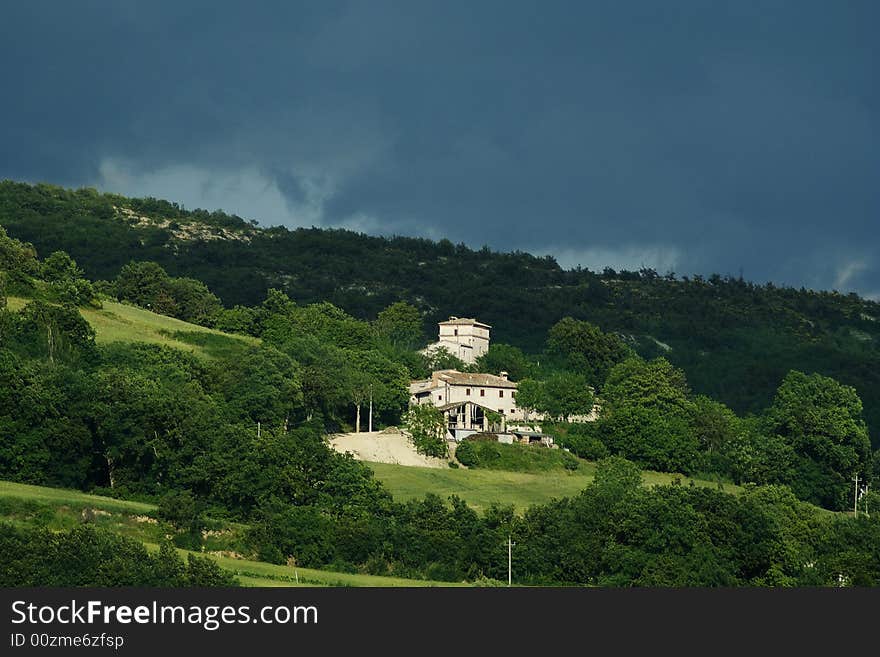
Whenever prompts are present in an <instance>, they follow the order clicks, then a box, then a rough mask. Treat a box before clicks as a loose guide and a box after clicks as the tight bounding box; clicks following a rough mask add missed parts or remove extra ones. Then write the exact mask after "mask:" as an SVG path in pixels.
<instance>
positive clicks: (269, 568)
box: [0, 480, 455, 587]
mask: <svg viewBox="0 0 880 657" xmlns="http://www.w3.org/2000/svg"><path fill="white" fill-rule="evenodd" d="M156 508H157V507H156V505H154V504H144V503H141V502H130V501H127V500H118V499H115V498H112V497H104V496H101V495H89V494H87V493H82V492H80V491H75V490H67V489H60V488H48V487H45V486H29V485H27V484H18V483H13V482H9V481H3V480H0V521H5V522H10V523H13V524H16V525H25V526H40V527H48V528H50V529H52V530H55V531H59V530H67V529H70V528H72V527H75V526H77V525H79V524H80V523H82V522H83V518H86V517H88V518H89V522H90V523H91V524H94V525H95V526H97V527H99V528H104V529H108V530H110V531H112V532H114V533H117V534H121V535H123V536H127V537H130V538H134V539H136V540H138V541H140V542H143V543H144V544H145V545H146V546H147V547H148V548H149V549H151V550H156V549H158V546H157V543H156V542H157V541H159V540H161V539H162V538H163V537H164V535H165V532H168V531H170V528H169V527H162V526H160V524H159V523H158V522H157V520H156ZM240 531H241V527H236V526H234V525H232V524H230V523H225V524H224V526H222V528H221V530H219V531H218V530H213V531H212V535H211V543H209V544H207V545H206V550H207V551H205V552H198V554H200V555H203V556H208V557H210V558H211V559H213V560H214V561H215V562H217V564H218V565H219V566H221V567H222V568H224V569H226V570H229V571H232V572H233V573H234V574H235V575H236V576H237V578H238V580H239V582H240V583H241V584H242V585H243V586H297V585H299V586H383V587H400V586H455V584H453V583H449V582H432V581H427V580H414V579H405V578H401V577H380V576H375V575H363V574H355V573H342V572H332V571H326V570H316V569H313V568H292V567H290V566H281V565H275V564H270V563H264V562H260V561H252V560H248V559H242V558H237V557H233V556H231V555H232V554H234V552H233V551H232V550H231V549H230V548H231V546H233V545H234V543H235V541H236V540H237V539H238V536H239V534H240ZM179 552H180V553H181V554H183V555H186V554H189V553H190V551H188V550H179Z"/></svg>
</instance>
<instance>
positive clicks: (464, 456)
mask: <svg viewBox="0 0 880 657" xmlns="http://www.w3.org/2000/svg"><path fill="white" fill-rule="evenodd" d="M455 458H457V459H458V462H459V463H461V464H462V465H463V466H466V467H468V468H476V467H478V466H479V463H480V458H479V456H478V455H477V449H476V447H475V446H474V443H473V442H470V441H467V440H465V441H464V442H462V443H461V444H460V445H459V446H458V447H456V448H455Z"/></svg>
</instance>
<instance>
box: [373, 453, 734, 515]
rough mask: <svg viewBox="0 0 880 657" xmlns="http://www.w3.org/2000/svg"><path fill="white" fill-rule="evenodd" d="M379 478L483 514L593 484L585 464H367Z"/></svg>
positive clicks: (403, 492) (660, 479)
mask: <svg viewBox="0 0 880 657" xmlns="http://www.w3.org/2000/svg"><path fill="white" fill-rule="evenodd" d="M368 465H369V466H370V467H371V468H372V469H373V472H375V473H376V478H377V479H379V480H380V481H381V482H382V483H383V484H385V486H386V487H387V488H388V490H389V491H391V493H392V494H393V495H394V497H395V499H400V500H407V499H412V498H420V497H423V496H424V495H425V493H436V494H437V495H439V496H440V497H442V498H444V499H446V498H447V497H449V496H450V495H453V494H454V495H458V496H459V497H460V498H461V499H463V500H465V501H466V502H467V503H468V504H470V505H471V506H473V507H474V508H476V509H477V510H480V511H482V510H484V509H486V507H488V506H489V505H490V504H492V502H501V503H502V504H513V505H514V507H515V508H516V510H517V511H518V512H522V511H524V510H525V509H526V508H527V507H529V506H531V505H533V504H543V503H546V502H549V501H550V500H551V499H553V498H554V497H555V498H559V497H571V496H572V495H577V494H578V493H579V492H580V491H582V490H583V489H584V488H585V487H586V486H587V484H589V483H590V482H591V481H592V480H593V476H594V474H595V472H596V467H595V465H593V464H592V463H589V462H587V461H582V462H581V467H580V468H578V469H577V470H576V471H574V472H568V471H566V470H556V471H551V472H547V473H526V472H506V471H501V470H480V469H470V470H462V469H458V470H456V469H452V468H450V469H442V468H414V467H409V466H405V465H392V464H390V463H369V464H368ZM676 476H680V475H674V474H668V473H664V472H650V471H644V472H642V478H643V480H644V483H645V485H647V486H654V485H657V484H668V483H671V482H672V480H673V479H674V478H675V477H676ZM680 478H681V482H682V484H683V485H690V482H691V481H692V480H691V479H690V478H689V477H684V476H680ZM693 482H694V484H695V485H697V486H710V487H715V486H717V484H716V483H714V482H710V481H703V480H700V479H695V480H693ZM723 486H724V490H725V491H726V492H730V493H736V492H738V491H739V490H740V489H739V487H738V486H734V485H733V484H724V485H723Z"/></svg>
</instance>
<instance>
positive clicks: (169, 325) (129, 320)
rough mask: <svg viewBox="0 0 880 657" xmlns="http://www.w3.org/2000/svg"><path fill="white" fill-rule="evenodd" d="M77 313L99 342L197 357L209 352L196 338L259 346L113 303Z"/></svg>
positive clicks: (18, 303) (14, 304)
mask: <svg viewBox="0 0 880 657" xmlns="http://www.w3.org/2000/svg"><path fill="white" fill-rule="evenodd" d="M8 302H9V308H10V309H11V310H19V309H21V308H22V307H23V306H24V305H25V304H26V303H27V302H28V300H27V299H22V298H20V297H9V300H8ZM80 312H81V313H82V315H83V317H85V319H86V320H87V321H88V322H89V324H91V325H92V327H93V328H94V329H95V332H96V334H97V336H96V339H97V341H98V342H99V343H107V342H150V343H154V344H163V345H167V346H170V347H175V348H177V349H182V350H184V351H189V352H193V353H195V354H197V355H200V356H210V353H211V349H210V345H208V346H203V345H201V344H194V341H195V340H197V339H198V336H199V335H202V336H204V337H206V338H209V339H210V338H211V336H213V339H214V340H217V341H225V342H228V343H230V344H239V343H240V344H242V345H255V344H258V343H259V340H258V339H257V338H252V337H249V336H244V335H231V334H228V333H223V332H221V331H215V330H213V329H209V328H205V327H204V326H197V325H195V324H189V323H188V322H184V321H181V320H179V319H174V318H173V317H165V316H164V315H157V314H156V313H152V312H150V311H149V310H144V309H142V308H137V307H136V306H129V305H125V304H122V303H116V302H114V301H105V302H104V307H103V308H102V309H101V310H95V309H92V308H81V309H80Z"/></svg>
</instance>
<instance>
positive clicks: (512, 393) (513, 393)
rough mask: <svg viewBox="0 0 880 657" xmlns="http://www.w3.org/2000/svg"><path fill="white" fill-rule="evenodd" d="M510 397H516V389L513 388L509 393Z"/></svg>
mask: <svg viewBox="0 0 880 657" xmlns="http://www.w3.org/2000/svg"><path fill="white" fill-rule="evenodd" d="M510 398H511V399H516V390H514V391H513V392H511V393H510Z"/></svg>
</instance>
